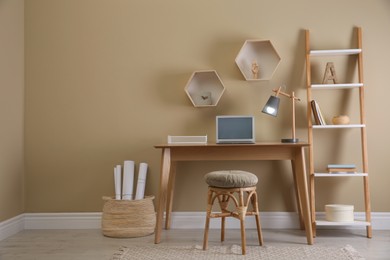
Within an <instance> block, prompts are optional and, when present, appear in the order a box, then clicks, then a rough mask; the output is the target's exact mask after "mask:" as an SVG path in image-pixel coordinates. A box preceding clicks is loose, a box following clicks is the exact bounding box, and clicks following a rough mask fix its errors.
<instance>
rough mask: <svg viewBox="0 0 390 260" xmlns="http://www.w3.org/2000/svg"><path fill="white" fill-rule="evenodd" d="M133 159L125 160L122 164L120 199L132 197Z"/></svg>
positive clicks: (130, 198)
mask: <svg viewBox="0 0 390 260" xmlns="http://www.w3.org/2000/svg"><path fill="white" fill-rule="evenodd" d="M133 186H134V161H125V162H124V165H123V183H122V199H123V200H132V199H133Z"/></svg>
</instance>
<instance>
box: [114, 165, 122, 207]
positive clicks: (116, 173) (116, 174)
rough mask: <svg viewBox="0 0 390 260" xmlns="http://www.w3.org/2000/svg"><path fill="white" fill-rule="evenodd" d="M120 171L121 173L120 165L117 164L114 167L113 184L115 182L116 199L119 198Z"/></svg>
mask: <svg viewBox="0 0 390 260" xmlns="http://www.w3.org/2000/svg"><path fill="white" fill-rule="evenodd" d="M121 173H122V166H121V165H117V166H116V167H115V168H114V184H115V199H116V200H120V199H121Z"/></svg>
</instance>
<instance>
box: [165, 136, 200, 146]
mask: <svg viewBox="0 0 390 260" xmlns="http://www.w3.org/2000/svg"><path fill="white" fill-rule="evenodd" d="M206 143H207V135H204V136H172V135H168V144H206Z"/></svg>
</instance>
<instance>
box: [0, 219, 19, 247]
mask: <svg viewBox="0 0 390 260" xmlns="http://www.w3.org/2000/svg"><path fill="white" fill-rule="evenodd" d="M22 230H24V216H23V214H21V215H18V216H16V217H13V218H10V219H7V220H5V221H3V222H0V241H1V240H3V239H6V238H7V237H10V236H13V235H15V234H16V233H19V232H20V231H22Z"/></svg>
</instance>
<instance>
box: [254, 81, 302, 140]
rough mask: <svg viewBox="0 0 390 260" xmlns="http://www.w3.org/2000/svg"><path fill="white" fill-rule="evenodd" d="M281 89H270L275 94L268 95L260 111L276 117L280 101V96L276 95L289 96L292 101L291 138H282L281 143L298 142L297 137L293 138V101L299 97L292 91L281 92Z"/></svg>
mask: <svg viewBox="0 0 390 260" xmlns="http://www.w3.org/2000/svg"><path fill="white" fill-rule="evenodd" d="M281 89H282V87H279V88H278V89H273V90H272V91H273V92H275V96H270V98H269V99H268V101H267V103H266V104H265V106H264V108H263V110H262V111H261V112H263V113H265V114H267V115H271V116H274V117H276V116H277V115H278V110H279V103H280V98H279V97H278V95H282V96H285V97H288V98H290V99H291V101H292V102H291V103H292V138H283V139H282V143H297V142H299V139H298V138H295V101H300V99H299V98H297V97H296V96H295V95H294V91H293V92H292V93H291V94H287V93H285V92H282V91H281Z"/></svg>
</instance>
